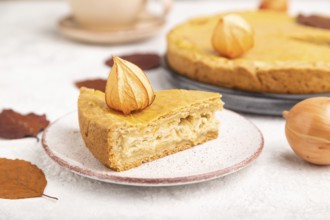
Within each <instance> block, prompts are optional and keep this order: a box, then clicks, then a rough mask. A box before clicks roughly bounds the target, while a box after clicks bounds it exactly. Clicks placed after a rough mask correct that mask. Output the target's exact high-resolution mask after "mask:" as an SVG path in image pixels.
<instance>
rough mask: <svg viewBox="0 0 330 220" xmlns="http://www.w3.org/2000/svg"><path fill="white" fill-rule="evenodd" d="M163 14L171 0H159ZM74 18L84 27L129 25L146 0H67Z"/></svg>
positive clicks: (103, 27)
mask: <svg viewBox="0 0 330 220" xmlns="http://www.w3.org/2000/svg"><path fill="white" fill-rule="evenodd" d="M159 2H161V3H162V5H163V14H162V15H163V16H165V15H166V14H167V13H168V11H169V10H170V8H171V5H172V0H159ZM69 3H70V6H71V11H72V14H73V17H74V19H75V20H76V21H77V22H78V23H79V24H80V25H81V26H84V27H86V28H92V29H109V28H116V27H123V26H129V25H131V24H132V23H134V21H136V19H137V18H138V17H139V15H140V14H141V13H142V12H144V11H145V10H146V7H147V3H148V0H69Z"/></svg>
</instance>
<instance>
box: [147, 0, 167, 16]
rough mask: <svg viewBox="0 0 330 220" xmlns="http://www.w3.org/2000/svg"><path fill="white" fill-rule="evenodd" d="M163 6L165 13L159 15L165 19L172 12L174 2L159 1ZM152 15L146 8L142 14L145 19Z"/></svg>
mask: <svg viewBox="0 0 330 220" xmlns="http://www.w3.org/2000/svg"><path fill="white" fill-rule="evenodd" d="M159 2H160V3H161V5H162V6H163V12H162V13H161V14H160V15H159V17H165V16H166V15H167V14H168V13H169V12H170V10H171V8H172V4H173V0H159ZM151 14H152V13H151V12H149V11H148V10H147V9H146V8H145V9H144V11H143V12H142V16H143V17H149V16H150V15H151Z"/></svg>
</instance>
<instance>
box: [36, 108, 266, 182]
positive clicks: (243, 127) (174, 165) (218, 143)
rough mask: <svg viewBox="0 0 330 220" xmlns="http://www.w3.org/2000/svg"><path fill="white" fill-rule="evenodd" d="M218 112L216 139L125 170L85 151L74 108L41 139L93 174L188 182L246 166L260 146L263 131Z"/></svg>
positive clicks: (58, 157) (62, 158)
mask: <svg viewBox="0 0 330 220" xmlns="http://www.w3.org/2000/svg"><path fill="white" fill-rule="evenodd" d="M217 117H218V118H219V119H220V121H221V128H220V133H219V137H218V138H217V139H215V140H212V141H209V142H207V143H204V144H201V145H198V146H195V147H193V148H191V149H188V150H185V151H182V152H179V153H176V154H173V155H170V156H167V157H164V158H161V159H158V160H156V161H153V162H149V163H145V164H143V165H142V166H140V167H137V168H134V169H131V170H128V171H125V172H115V171H112V170H111V169H108V168H106V167H105V166H103V165H102V164H101V163H100V162H99V161H98V160H96V159H95V158H94V157H93V155H92V154H91V153H90V152H89V151H88V149H87V148H86V147H85V146H84V143H83V140H82V138H81V136H80V133H79V125H78V116H77V112H73V113H69V114H67V115H65V116H63V117H61V118H60V119H58V120H57V121H55V122H54V123H52V124H51V125H50V126H49V127H48V128H47V129H46V130H45V132H44V134H43V137H42V144H43V147H44V149H45V151H46V153H47V154H48V155H49V156H50V157H51V158H52V159H53V160H54V161H55V162H57V163H58V164H59V165H60V166H62V167H64V168H66V169H68V170H70V171H73V172H75V173H77V174H80V175H83V176H86V177H89V178H92V179H96V180H100V181H104V182H110V183H117V184H124V185H136V186H172V185H184V184H191V183H197V182H203V181H207V180H212V179H215V178H218V177H222V176H225V175H228V174H230V173H233V172H236V171H238V170H240V169H242V168H244V167H247V166H248V165H250V164H251V163H252V162H253V161H254V160H255V159H256V158H257V157H258V156H259V154H260V153H261V150H262V148H263V144H264V141H263V136H262V134H261V133H260V131H259V130H258V129H257V127H256V126H255V125H254V124H253V123H251V122H250V121H248V120H246V119H245V118H244V117H242V116H240V115H239V114H236V113H234V112H232V111H229V110H224V111H222V112H219V113H218V114H217Z"/></svg>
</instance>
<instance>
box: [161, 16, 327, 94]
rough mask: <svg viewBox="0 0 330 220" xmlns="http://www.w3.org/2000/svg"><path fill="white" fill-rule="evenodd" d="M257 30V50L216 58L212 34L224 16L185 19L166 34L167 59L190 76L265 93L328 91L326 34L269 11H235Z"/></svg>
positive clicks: (171, 64) (224, 85) (217, 83)
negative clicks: (233, 57)
mask: <svg viewBox="0 0 330 220" xmlns="http://www.w3.org/2000/svg"><path fill="white" fill-rule="evenodd" d="M234 13H235V14H239V15H241V16H242V17H244V18H245V19H246V20H247V21H248V22H249V23H250V24H251V26H252V27H253V29H254V32H255V46H254V47H253V48H252V49H251V50H249V51H248V52H247V53H245V54H244V55H243V56H241V57H240V58H237V59H227V58H225V57H221V56H219V55H218V54H217V53H216V52H215V51H214V50H213V48H212V45H211V35H212V32H213V28H214V27H215V24H216V22H217V21H218V19H219V17H220V16H222V15H223V14H220V15H216V16H209V17H202V18H195V19H191V20H188V21H186V22H184V23H182V24H180V25H178V26H177V27H175V28H174V29H173V30H171V31H170V32H169V34H168V35H167V42H168V44H167V61H168V63H169V65H170V67H171V68H173V69H174V70H175V71H177V72H178V73H180V74H182V75H185V76H187V77H189V78H192V79H195V80H198V81H201V82H206V83H210V84H213V85H218V86H223V87H227V88H235V89H241V90H247V91H254V92H269V93H292V94H303V93H328V92H330V50H329V45H330V31H329V30H323V29H317V28H312V27H308V26H303V25H299V24H298V23H296V22H295V21H294V18H292V17H289V16H287V15H285V14H284V13H278V12H273V11H267V10H262V11H243V12H234Z"/></svg>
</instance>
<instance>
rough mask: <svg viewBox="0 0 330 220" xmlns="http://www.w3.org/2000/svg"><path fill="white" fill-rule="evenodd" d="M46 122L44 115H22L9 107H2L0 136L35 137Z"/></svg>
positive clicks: (7, 137)
mask: <svg viewBox="0 0 330 220" xmlns="http://www.w3.org/2000/svg"><path fill="white" fill-rule="evenodd" d="M48 124H49V121H48V120H47V119H46V115H36V114H34V113H30V114H27V115H22V114H19V113H17V112H15V111H13V110H11V109H4V110H3V111H2V112H1V113H0V138H5V139H18V138H23V137H36V136H37V135H38V133H39V132H40V131H42V130H43V129H45V128H46V127H47V126H48Z"/></svg>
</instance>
